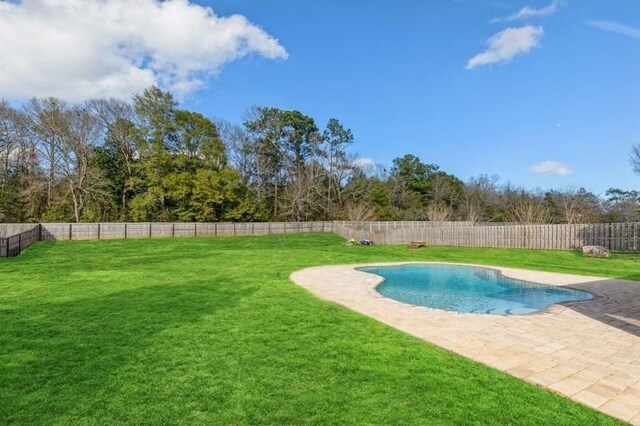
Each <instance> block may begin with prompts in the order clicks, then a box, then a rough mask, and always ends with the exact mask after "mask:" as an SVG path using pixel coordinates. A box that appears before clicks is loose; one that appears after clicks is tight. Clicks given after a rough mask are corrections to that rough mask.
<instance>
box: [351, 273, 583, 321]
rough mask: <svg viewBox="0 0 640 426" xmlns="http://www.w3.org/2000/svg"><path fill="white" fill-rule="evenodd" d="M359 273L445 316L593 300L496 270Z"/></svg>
mask: <svg viewBox="0 0 640 426" xmlns="http://www.w3.org/2000/svg"><path fill="white" fill-rule="evenodd" d="M358 270H359V271H363V272H369V273H372V274H376V275H380V276H381V277H383V278H384V282H383V283H382V284H381V285H379V286H378V288H377V289H376V290H377V291H378V292H379V293H380V294H382V295H383V296H385V297H388V298H390V299H394V300H398V301H400V302H405V303H410V304H412V305H421V306H428V307H431V308H438V309H444V310H447V311H457V312H474V313H479V314H503V315H505V314H506V315H515V314H528V313H531V312H537V311H541V310H544V309H545V308H547V307H548V306H549V305H551V304H553V303H559V302H569V301H579V300H588V299H591V298H592V297H593V296H592V295H591V294H590V293H587V292H584V291H580V290H574V289H570V288H564V287H554V286H550V285H544V284H536V283H531V282H526V281H520V280H516V279H513V278H508V277H505V276H503V275H502V274H501V273H500V271H498V270H496V269H490V268H481V267H476V266H462V265H440V264H415V265H414V264H411V265H399V266H367V267H363V268H358Z"/></svg>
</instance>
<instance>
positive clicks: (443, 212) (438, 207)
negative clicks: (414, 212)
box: [426, 203, 453, 222]
mask: <svg viewBox="0 0 640 426" xmlns="http://www.w3.org/2000/svg"><path fill="white" fill-rule="evenodd" d="M426 215H427V220H430V221H432V222H446V221H448V220H451V217H452V216H453V209H452V208H451V207H450V206H448V205H447V204H436V203H431V204H429V205H427V208H426Z"/></svg>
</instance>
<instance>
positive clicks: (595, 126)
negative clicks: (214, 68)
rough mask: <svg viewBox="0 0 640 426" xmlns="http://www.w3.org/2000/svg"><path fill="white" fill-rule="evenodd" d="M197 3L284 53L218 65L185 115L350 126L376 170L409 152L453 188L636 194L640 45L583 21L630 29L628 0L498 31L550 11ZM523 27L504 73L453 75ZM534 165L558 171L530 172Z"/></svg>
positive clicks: (636, 22)
mask: <svg viewBox="0 0 640 426" xmlns="http://www.w3.org/2000/svg"><path fill="white" fill-rule="evenodd" d="M203 4H207V5H209V6H211V7H212V8H213V9H214V10H215V12H216V13H217V14H219V15H228V14H233V13H240V14H243V15H245V16H246V17H247V18H248V19H249V20H251V21H252V22H254V23H256V24H257V25H259V26H260V27H262V28H263V29H264V30H266V31H267V32H268V33H269V34H271V35H272V36H274V37H275V38H277V39H278V40H279V42H280V43H281V44H282V45H283V46H284V47H285V48H286V49H287V51H288V53H289V57H288V59H286V60H276V61H271V60H265V59H262V58H256V57H249V58H245V59H243V60H240V61H237V62H234V63H232V64H229V65H228V66H226V67H225V68H224V69H223V70H222V72H221V73H220V74H219V75H218V76H217V77H216V78H214V79H213V80H211V81H210V85H209V88H208V89H206V90H203V91H200V92H198V93H197V94H196V95H195V96H193V97H192V98H190V99H189V100H188V101H187V102H186V103H185V105H186V106H189V107H191V108H194V109H198V110H200V111H203V112H205V113H207V114H210V115H215V116H220V117H223V118H225V119H228V120H231V121H241V120H242V117H243V113H244V111H245V110H246V109H247V107H248V106H251V105H254V104H258V105H269V106H271V105H272V106H277V107H280V108H288V109H298V110H300V111H302V112H304V113H306V114H308V115H311V116H313V117H314V118H316V120H317V121H318V122H319V124H320V125H324V124H325V122H326V120H327V119H328V118H331V117H336V118H338V119H340V120H341V121H342V122H343V123H344V124H345V125H346V126H348V127H349V128H351V129H352V130H353V132H354V134H355V136H356V140H357V142H356V144H355V146H354V147H353V149H354V151H355V152H357V154H358V155H359V156H362V157H371V158H373V159H374V160H375V161H376V162H377V163H383V164H390V162H391V160H392V159H393V158H394V157H397V156H401V155H404V154H406V153H412V154H415V155H418V156H419V157H420V158H421V159H422V160H423V161H425V162H433V163H436V164H438V165H440V167H441V168H442V169H443V170H445V171H447V172H450V173H453V174H455V175H457V176H459V177H461V178H462V179H464V180H466V179H467V178H469V177H471V176H476V175H478V174H481V173H488V174H497V175H499V176H501V178H502V181H510V182H512V183H513V184H516V185H522V186H525V187H527V188H535V187H540V188H543V189H546V188H550V187H556V188H557V187H563V186H569V185H575V186H584V187H586V188H588V189H591V190H593V191H595V192H598V193H604V191H605V190H606V189H607V188H609V187H621V188H625V189H637V188H638V187H640V177H638V176H635V175H634V174H633V173H632V171H631V168H630V166H629V159H628V154H629V149H630V147H631V145H632V144H633V143H637V142H640V102H639V100H640V78H639V77H640V38H633V37H631V36H629V35H623V34H620V33H616V32H612V31H605V30H603V29H599V28H596V27H595V26H594V25H593V24H592V22H593V21H611V22H617V23H620V24H623V25H625V26H628V27H631V28H640V4H638V2H637V1H635V0H627V1H621V0H611V1H606V2H604V1H589V0H581V1H573V2H565V3H558V7H557V11H556V12H555V13H552V14H549V15H547V16H544V17H542V16H539V17H535V18H530V19H522V20H517V21H511V22H491V21H492V20H494V19H495V18H499V17H507V16H510V15H513V14H515V13H517V12H518V11H520V10H521V9H522V8H523V7H525V6H529V7H531V8H534V9H540V8H544V7H548V6H549V5H550V4H551V3H550V2H548V1H546V2H544V1H543V2H539V1H535V2H534V1H531V2H506V1H505V2H500V1H481V0H476V1H472V0H468V1H464V0H460V1H448V0H440V1H428V2H425V1H419V0H417V1H413V0H405V1H403V2H401V4H402V7H398V6H397V5H398V2H390V1H369V2H366V3H364V2H344V1H334V0H325V1H322V2H301V1H295V0H290V1H285V0H279V1H269V2H265V1H258V0H254V1H251V0H229V1H210V2H203ZM526 25H534V26H536V27H537V26H540V27H542V28H543V31H544V35H543V36H542V38H541V41H540V45H539V46H538V47H535V48H533V49H531V50H530V52H529V53H527V54H523V55H521V56H518V57H515V58H514V59H513V60H512V61H511V62H509V63H504V64H492V65H486V66H479V67H476V68H474V69H471V70H469V69H466V68H465V66H466V64H467V61H468V60H469V59H470V58H472V57H473V56H475V55H476V54H478V53H479V52H481V51H483V50H484V49H485V48H486V41H487V39H488V38H489V37H490V36H492V35H493V34H495V33H498V32H500V31H502V30H504V29H506V28H509V27H522V26H526ZM547 161H555V162H560V163H563V164H565V165H567V166H568V167H569V168H570V171H571V173H570V174H567V175H563V176H559V175H554V174H539V173H534V172H533V171H532V166H533V165H534V164H538V163H542V162H547ZM552 169H553V167H552ZM559 171H560V172H563V170H559ZM564 172H565V173H566V171H564Z"/></svg>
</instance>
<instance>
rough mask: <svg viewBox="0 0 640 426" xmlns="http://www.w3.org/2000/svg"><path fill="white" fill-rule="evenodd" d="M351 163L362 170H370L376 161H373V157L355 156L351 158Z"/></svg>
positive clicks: (373, 167)
mask: <svg viewBox="0 0 640 426" xmlns="http://www.w3.org/2000/svg"><path fill="white" fill-rule="evenodd" d="M352 164H353V165H354V167H357V168H359V169H362V170H364V171H370V170H373V169H375V167H376V162H375V161H373V158H356V159H355V160H353V162H352Z"/></svg>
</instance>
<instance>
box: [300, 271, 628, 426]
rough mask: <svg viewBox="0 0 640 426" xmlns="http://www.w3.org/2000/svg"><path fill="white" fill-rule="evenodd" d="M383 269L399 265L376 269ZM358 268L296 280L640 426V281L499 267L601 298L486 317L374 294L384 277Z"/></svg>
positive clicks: (329, 297) (305, 273)
mask: <svg viewBox="0 0 640 426" xmlns="http://www.w3.org/2000/svg"><path fill="white" fill-rule="evenodd" d="M407 263H411V262H400V263H395V264H407ZM424 263H428V262H424ZM438 263H442V262H438ZM383 264H385V265H392V264H390V263H376V264H375V265H383ZM359 266H366V265H341V266H322V267H314V268H307V269H304V270H301V271H297V272H294V273H293V274H292V275H291V279H292V280H293V281H294V282H296V283H297V284H299V285H301V286H303V287H305V288H307V289H308V290H310V291H311V292H312V293H313V294H315V295H316V296H318V297H320V298H322V299H325V300H329V301H332V302H336V303H339V304H341V305H344V306H346V307H348V308H350V309H353V310H355V311H357V312H360V313H363V314H365V315H368V316H370V317H372V318H375V319H376V320H378V321H381V322H383V323H386V324H388V325H391V326H392V327H395V328H397V329H399V330H402V331H404V332H406V333H409V334H412V335H414V336H417V337H419V338H421V339H424V340H427V341H429V342H432V343H434V344H436V345H439V346H442V347H444V348H447V349H450V350H452V351H455V352H457V353H460V354H462V355H464V356H467V357H469V358H472V359H474V360H477V361H479V362H482V363H484V364H486V365H489V366H491V367H494V368H497V369H499V370H503V371H506V372H507V373H509V374H511V375H513V376H516V377H519V378H522V379H525V380H527V381H530V382H533V383H536V384H538V385H541V386H544V387H547V388H549V389H552V390H554V391H556V392H559V393H561V394H564V395H566V396H568V397H570V398H572V399H574V400H576V401H579V402H581V403H583V404H585V405H588V406H591V407H594V408H597V409H598V410H601V411H603V412H605V413H608V414H610V415H612V416H615V417H618V418H620V419H623V420H627V421H629V422H631V423H633V424H637V425H640V283H637V282H633V281H624V280H613V279H605V278H597V277H585V276H579V275H568V274H558V273H548V272H534V271H526V270H520V269H512V268H501V267H492V268H493V269H497V270H500V271H501V272H502V273H503V274H504V275H505V276H509V277H513V278H516V279H522V280H527V281H534V282H539V283H544V284H551V285H565V286H571V287H572V288H577V289H580V290H585V291H588V292H590V293H592V294H594V295H595V296H596V297H595V298H594V299H592V300H588V301H583V302H570V303H563V304H562V305H552V306H551V307H549V308H548V309H547V310H545V311H544V312H539V313H535V314H529V315H513V316H507V315H483V314H469V313H457V312H449V311H443V310H439V309H431V308H426V307H421V306H414V305H408V304H405V303H402V302H397V301H394V300H392V299H388V298H385V297H382V296H381V295H380V294H379V293H377V292H376V290H375V287H376V286H377V285H378V284H379V283H380V282H381V281H382V278H381V277H379V276H376V275H372V274H369V273H365V272H360V271H357V270H355V268H356V267H359ZM477 266H482V265H477Z"/></svg>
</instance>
